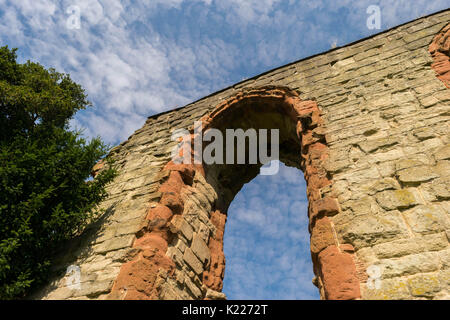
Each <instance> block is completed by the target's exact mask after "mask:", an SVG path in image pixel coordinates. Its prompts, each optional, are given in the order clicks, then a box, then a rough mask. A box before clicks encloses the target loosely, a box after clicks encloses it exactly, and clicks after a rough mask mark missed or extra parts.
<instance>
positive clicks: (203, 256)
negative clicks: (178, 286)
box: [191, 234, 211, 263]
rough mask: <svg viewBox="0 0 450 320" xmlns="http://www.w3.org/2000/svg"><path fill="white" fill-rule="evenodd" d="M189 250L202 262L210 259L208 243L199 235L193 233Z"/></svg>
mask: <svg viewBox="0 0 450 320" xmlns="http://www.w3.org/2000/svg"><path fill="white" fill-rule="evenodd" d="M191 250H192V252H194V253H195V255H196V256H197V257H198V258H199V259H200V261H201V262H202V263H206V262H207V261H209V260H210V259H211V254H210V252H209V248H208V245H207V244H206V243H205V241H203V239H202V238H201V237H200V236H199V235H197V234H196V235H194V237H193V239H192V244H191Z"/></svg>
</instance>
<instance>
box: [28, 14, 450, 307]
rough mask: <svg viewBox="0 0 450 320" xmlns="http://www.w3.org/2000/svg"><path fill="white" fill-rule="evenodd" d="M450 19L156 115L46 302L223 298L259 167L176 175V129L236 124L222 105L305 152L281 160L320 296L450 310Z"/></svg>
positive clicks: (126, 146) (61, 264)
mask: <svg viewBox="0 0 450 320" xmlns="http://www.w3.org/2000/svg"><path fill="white" fill-rule="evenodd" d="M449 21H450V11H449V10H447V11H445V12H441V13H438V14H435V15H432V16H429V17H425V18H422V19H419V20H416V21H413V22H411V23H408V24H405V25H402V26H399V27H397V28H394V29H392V30H389V31H387V32H385V33H382V34H379V35H376V36H374V37H371V38H369V39H365V40H363V41H360V42H357V43H354V44H351V45H348V46H346V47H343V48H338V49H335V50H332V51H329V52H326V53H323V54H320V55H316V56H314V57H311V58H307V59H304V60H302V61H299V62H296V63H293V64H290V65H287V66H284V67H281V68H278V69H276V70H272V71H270V72H268V73H265V74H263V75H260V76H257V77H255V78H253V79H250V80H247V81H244V82H241V83H238V84H236V85H234V86H232V87H230V88H227V89H225V90H223V91H220V92H218V93H215V94H212V95H210V96H208V97H205V98H203V99H201V100H199V101H197V102H195V103H192V104H190V105H187V106H185V107H183V108H181V109H177V110H174V111H170V112H167V113H164V114H160V115H155V116H152V117H150V118H149V119H148V120H147V122H146V123H145V125H144V126H143V127H142V128H141V129H139V130H137V131H136V132H135V133H134V134H133V135H132V136H131V137H129V139H128V140H127V141H125V142H123V143H121V144H120V145H119V146H117V147H116V148H114V150H113V151H112V152H111V156H112V157H114V158H115V159H116V160H117V164H118V166H119V170H120V171H119V175H118V177H117V178H116V179H115V181H114V183H113V184H111V185H110V186H109V187H108V192H109V195H110V196H109V198H108V199H107V200H105V201H104V202H103V203H102V204H101V207H102V208H104V209H105V210H106V212H105V214H104V215H103V216H102V218H101V219H100V220H99V221H97V222H96V223H95V224H93V225H92V226H90V228H89V229H88V230H86V232H85V233H84V234H83V235H82V236H80V237H79V238H78V239H76V241H73V242H72V243H71V244H70V247H67V248H65V249H64V250H63V252H62V253H61V254H60V255H59V256H58V261H57V263H55V265H54V272H55V276H54V278H53V280H52V282H51V283H50V284H49V285H48V286H46V287H45V288H43V289H42V290H40V291H39V292H37V293H35V294H34V295H33V296H32V298H42V299H204V298H208V299H222V298H224V294H223V293H221V289H222V280H223V270H224V267H225V259H224V256H223V243H222V241H223V232H224V227H225V222H226V209H227V205H228V204H229V202H230V201H231V200H232V198H233V196H234V194H235V192H237V191H238V189H239V188H240V187H239V186H240V185H242V184H243V183H245V182H247V180H248V179H251V178H252V176H254V175H255V174H256V173H257V171H255V170H254V168H248V171H249V172H250V171H251V172H252V174H251V175H250V176H248V177H245V178H240V179H237V178H236V176H233V175H232V173H230V172H229V171H227V170H226V168H219V167H211V166H210V167H208V166H177V165H174V164H173V163H171V162H170V161H171V152H172V150H173V148H174V147H175V146H176V145H177V141H172V140H171V133H172V131H173V130H175V129H182V128H184V129H192V126H193V124H194V121H196V120H202V121H203V122H204V123H205V125H206V126H208V125H211V126H212V127H217V126H219V127H220V126H226V125H230V124H231V123H230V122H229V121H228V122H226V121H225V122H220V121H219V120H217V122H215V121H216V120H214V119H219V118H216V116H217V115H218V114H220V112H221V110H223V109H224V107H229V108H228V109H229V110H231V111H230V112H231V113H233V112H236V111H233V110H234V109H236V108H240V109H239V110H241V111H245V110H247V109H251V108H258V105H259V104H260V105H264V106H267V108H266V109H267V110H268V111H267V112H272V113H270V114H271V115H272V114H273V112H274V110H282V111H280V114H282V116H280V121H283V122H282V123H285V126H284V127H283V128H284V130H285V140H286V141H293V142H292V145H293V146H294V145H295V146H297V144H298V148H297V147H295V148H293V151H292V150H290V149H289V148H286V147H285V149H283V150H284V151H283V152H284V153H283V157H284V158H283V159H281V160H282V161H284V162H286V163H287V164H289V165H292V166H296V167H298V168H299V169H300V170H303V172H304V174H305V178H306V180H307V183H308V200H309V212H308V214H309V217H310V226H309V227H310V231H311V252H312V254H311V255H312V259H313V263H314V272H315V274H316V277H315V279H314V282H315V284H316V285H317V286H318V287H319V290H320V292H321V297H322V298H323V299H424V298H425V299H449V298H450V247H449V239H450V136H449V133H450V130H449V119H450V108H449V106H450V91H449V89H448V87H449V79H450V78H449V77H450V61H449V48H450V36H449V33H450V31H449V30H450V28H449V26H448V24H449ZM446 26H447V27H446ZM287 45H288V44H287ZM244 98H245V99H246V100H245V101H244V100H243V99H244ZM252 99H253V100H252ZM302 103H306V104H304V105H302ZM299 106H300V107H299ZM308 106H309V107H308ZM264 108H265V107H264ZM264 108H263V109H264ZM308 108H310V109H309V111H308V110H307V109H308ZM266 109H264V110H266ZM265 112H266V111H265ZM261 114H262V113H261ZM268 114H269V113H268ZM250 115H252V116H255V117H258V119H260V118H259V117H260V114H258V113H249V116H250ZM225 118H226V117H225V116H224V119H225ZM263 118H264V117H262V118H261V119H263ZM227 119H228V118H227ZM229 119H234V118H233V117H231V116H230V117H229ZM258 121H259V120H258ZM258 123H259V124H261V126H263V125H265V123H262V122H258ZM280 123H281V122H280ZM293 139H294V140H295V139H297V140H296V142H294V140H293ZM288 149H289V150H288ZM297 151H298V161H297V162H296V160H295V159H294V158H295V157H294V158H293V155H294V156H295V154H296V152H297ZM292 159H294V160H292ZM218 172H221V173H222V174H225V178H226V177H227V175H228V176H229V177H232V178H233V179H232V180H233V181H234V182H233V183H236V186H233V187H226V186H225V184H224V183H223V182H221V179H224V178H223V177H224V176H223V175H222V176H221V178H219V176H218ZM236 180H239V181H236ZM305 214H307V213H305ZM280 219H282V217H280ZM71 265H72V266H78V267H79V268H80V271H81V278H80V280H81V283H80V286H79V287H75V288H74V287H73V286H70V281H68V279H69V278H70V277H71V275H67V274H66V270H67V267H68V266H71ZM225 294H226V293H225Z"/></svg>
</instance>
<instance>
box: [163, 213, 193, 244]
mask: <svg viewBox="0 0 450 320" xmlns="http://www.w3.org/2000/svg"><path fill="white" fill-rule="evenodd" d="M168 226H169V229H170V231H171V232H173V233H181V234H182V235H183V236H184V237H185V238H186V239H187V240H188V241H191V240H192V235H193V233H194V230H193V229H192V227H191V226H190V225H189V224H188V223H187V221H186V220H185V219H184V218H183V216H181V215H175V216H174V217H173V218H172V220H170V222H169V224H168Z"/></svg>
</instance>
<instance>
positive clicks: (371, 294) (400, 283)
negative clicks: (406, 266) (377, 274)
mask: <svg viewBox="0 0 450 320" xmlns="http://www.w3.org/2000/svg"><path fill="white" fill-rule="evenodd" d="M362 297H363V299H365V300H405V299H411V294H410V293H409V290H408V283H407V280H406V279H402V278H399V279H383V280H381V282H380V287H379V288H377V287H375V286H371V287H368V286H367V284H366V285H365V286H364V287H363V294H362Z"/></svg>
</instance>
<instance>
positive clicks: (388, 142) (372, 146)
mask: <svg viewBox="0 0 450 320" xmlns="http://www.w3.org/2000/svg"><path fill="white" fill-rule="evenodd" d="M397 143H398V140H397V139H395V138H393V137H388V138H380V139H375V140H366V141H364V142H360V143H359V146H360V147H361V149H362V150H363V151H364V152H366V153H370V152H373V151H375V150H377V149H380V148H383V147H389V146H392V145H394V144H397Z"/></svg>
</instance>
